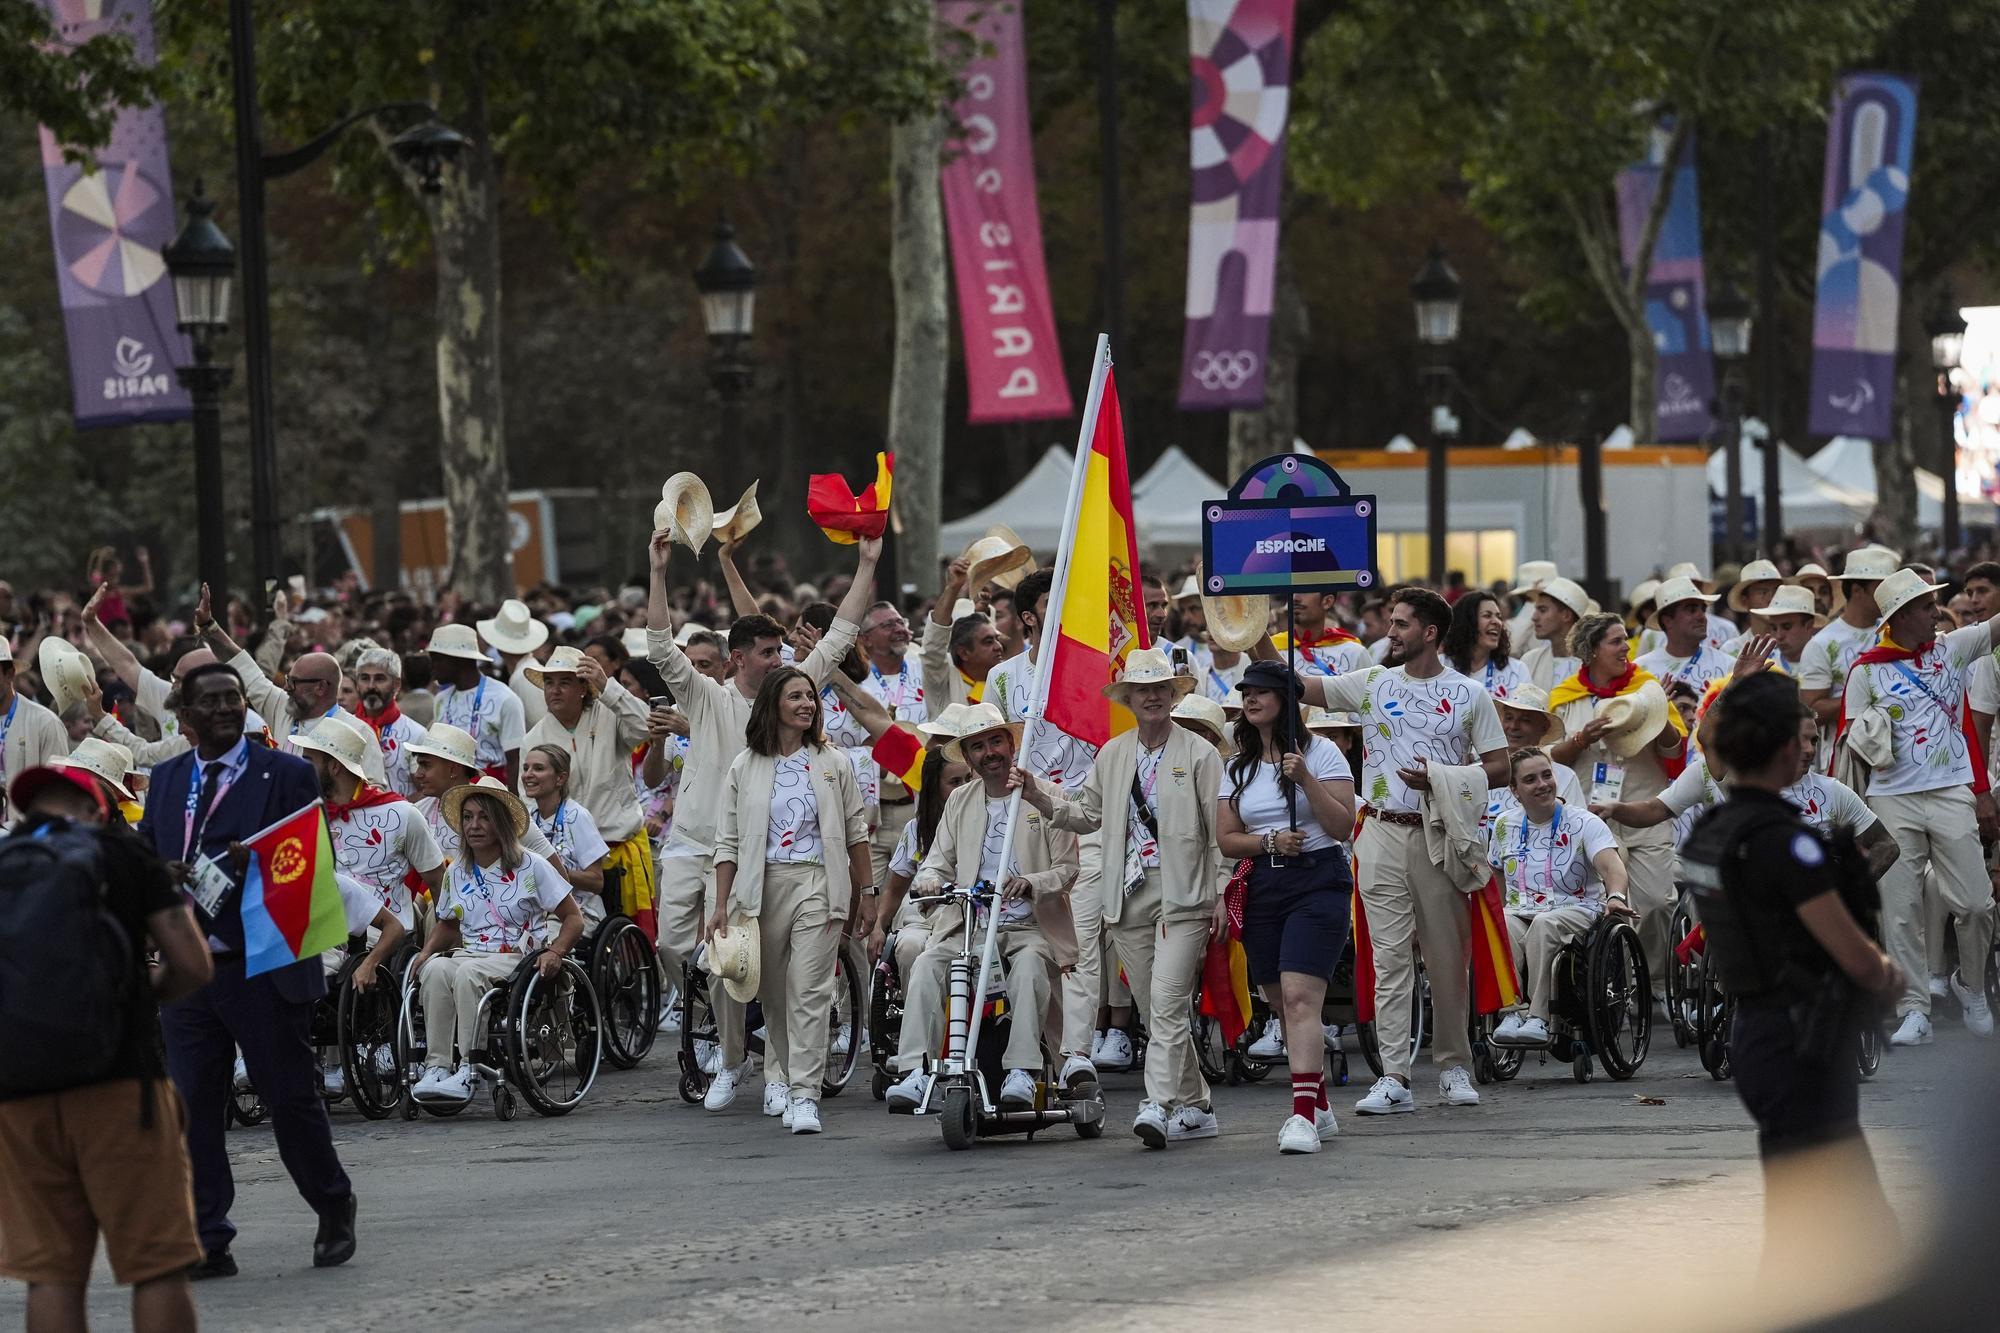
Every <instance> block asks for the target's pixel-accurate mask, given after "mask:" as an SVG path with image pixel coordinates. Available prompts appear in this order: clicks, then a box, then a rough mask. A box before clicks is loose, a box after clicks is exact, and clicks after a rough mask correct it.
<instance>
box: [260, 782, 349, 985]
mask: <svg viewBox="0 0 2000 1333" xmlns="http://www.w3.org/2000/svg"><path fill="white" fill-rule="evenodd" d="M243 841H244V846H246V847H248V848H249V849H250V869H249V870H248V871H246V872H245V873H244V876H243V975H244V976H246V977H254V976H256V975H257V974H259V973H260V972H269V971H272V970H273V969H276V968H280V967H285V966H288V965H289V964H292V963H296V962H298V961H299V960H300V959H302V958H311V957H312V956H313V955H314V954H319V953H324V952H326V951H327V950H328V949H333V948H337V947H339V945H340V944H341V943H342V942H343V941H345V940H346V939H347V915H346V913H345V912H343V911H342V910H341V906H340V887H339V885H337V884H335V883H334V879H333V870H334V866H333V842H332V840H331V839H330V838H329V837H328V836H327V831H326V811H325V810H324V809H323V808H322V807H321V804H320V802H318V801H314V802H313V803H312V804H311V805H309V806H307V807H306V808H305V809H303V810H300V811H298V812H297V813H296V814H291V815H287V816H285V818H283V819H281V820H279V821H278V822H277V823H275V824H273V825H271V827H269V828H267V829H265V830H264V831H263V832H262V833H259V834H257V835H256V836H255V837H252V838H245V839H244V840H243Z"/></svg>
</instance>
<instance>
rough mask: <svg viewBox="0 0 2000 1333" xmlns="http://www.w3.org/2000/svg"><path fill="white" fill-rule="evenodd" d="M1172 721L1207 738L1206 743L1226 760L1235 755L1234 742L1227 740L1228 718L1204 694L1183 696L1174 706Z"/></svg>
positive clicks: (1214, 702)
mask: <svg viewBox="0 0 2000 1333" xmlns="http://www.w3.org/2000/svg"><path fill="white" fill-rule="evenodd" d="M1173 716H1174V721H1176V722H1178V723H1180V724H1181V725H1182V726H1184V727H1186V728H1187V729H1188V730H1189V731H1192V732H1195V733H1197V734H1198V735H1201V736H1204V737H1206V738H1207V740H1208V743H1209V744H1210V745H1213V746H1214V747H1215V748H1216V750H1217V751H1218V752H1219V753H1221V755H1222V756H1223V757H1224V758H1225V759H1226V758H1228V757H1229V756H1230V755H1232V754H1235V753H1236V742H1235V741H1233V740H1231V739H1230V738H1229V718H1228V717H1227V715H1225V714H1224V713H1223V711H1222V705H1221V704H1219V703H1217V702H1216V701H1215V700H1213V699H1211V698H1209V697H1208V696H1207V695H1205V694H1190V695H1186V696H1184V697H1183V698H1182V699H1181V701H1180V702H1179V703H1177V704H1175V705H1174V714H1173Z"/></svg>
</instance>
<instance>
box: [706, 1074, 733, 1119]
mask: <svg viewBox="0 0 2000 1333" xmlns="http://www.w3.org/2000/svg"><path fill="white" fill-rule="evenodd" d="M742 1082H743V1071H742V1070H740V1069H718V1070H716V1071H715V1077H714V1078H712V1079H710V1080H709V1084H708V1095H707V1096H705V1097H703V1098H702V1099H701V1108H702V1109H703V1110H704V1111H720V1110H721V1109H722V1108H723V1107H725V1106H727V1105H729V1103H731V1102H733V1101H735V1100H736V1088H737V1085H738V1084H740V1083H742Z"/></svg>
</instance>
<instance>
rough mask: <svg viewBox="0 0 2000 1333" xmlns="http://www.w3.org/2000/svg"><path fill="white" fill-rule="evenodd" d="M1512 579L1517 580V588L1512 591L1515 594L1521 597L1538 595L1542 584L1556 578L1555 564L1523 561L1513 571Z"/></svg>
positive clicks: (1543, 561)
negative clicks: (1521, 595)
mask: <svg viewBox="0 0 2000 1333" xmlns="http://www.w3.org/2000/svg"><path fill="white" fill-rule="evenodd" d="M1514 577H1515V578H1516V579H1517V580H1519V586H1518V587H1516V588H1515V589H1514V591H1515V592H1516V593H1518V594H1523V595H1528V594H1533V593H1538V592H1540V591H1541V590H1542V585H1543V584H1545V583H1547V582H1548V581H1549V580H1550V579H1552V578H1555V577H1556V562H1555V561H1553V560H1523V561H1522V562H1521V564H1520V567H1519V568H1518V569H1516V570H1515V571H1514Z"/></svg>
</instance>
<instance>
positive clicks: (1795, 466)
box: [1708, 441, 1875, 530]
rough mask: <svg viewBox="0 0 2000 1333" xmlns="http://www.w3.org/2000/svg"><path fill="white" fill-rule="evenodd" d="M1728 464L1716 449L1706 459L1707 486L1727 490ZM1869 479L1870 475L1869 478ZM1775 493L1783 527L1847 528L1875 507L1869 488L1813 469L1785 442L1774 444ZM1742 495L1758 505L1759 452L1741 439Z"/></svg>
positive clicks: (1760, 492) (1715, 491) (1714, 491)
mask: <svg viewBox="0 0 2000 1333" xmlns="http://www.w3.org/2000/svg"><path fill="white" fill-rule="evenodd" d="M1728 472H1729V463H1728V459H1727V458H1726V457H1725V456H1724V454H1723V452H1722V451H1721V450H1720V449H1718V450H1716V451H1715V453H1714V454H1712V455H1710V457H1709V460H1708V489H1709V492H1710V493H1711V494H1713V495H1725V494H1727V493H1728V489H1729V476H1728ZM1871 480H1872V477H1871ZM1778 485H1779V488H1780V489H1779V496H1780V498H1782V499H1783V501H1784V509H1785V526H1786V527H1787V528H1792V529H1796V528H1841V529H1848V530H1851V529H1852V528H1854V527H1856V526H1858V525H1859V524H1862V523H1865V522H1866V521H1867V520H1868V515H1869V512H1870V511H1871V510H1873V509H1874V508H1875V496H1874V493H1873V491H1872V490H1871V491H1857V490H1853V489H1851V488H1849V487H1847V486H1844V485H1842V484H1841V483H1839V482H1837V481H1833V480H1830V479H1829V478H1827V477H1823V476H1821V475H1820V474H1819V473H1817V472H1815V471H1814V470H1813V468H1812V465H1811V464H1810V463H1808V462H1807V461H1806V460H1805V459H1803V458H1801V457H1799V455H1798V453H1797V452H1796V451H1795V450H1793V449H1792V448H1791V446H1789V445H1782V444H1781V445H1779V446H1778ZM1743 494H1744V495H1745V496H1754V497H1756V498H1757V499H1758V501H1759V503H1760V506H1761V503H1762V499H1763V495H1764V456H1763V451H1762V450H1759V449H1755V448H1752V447H1751V446H1750V445H1749V444H1748V442H1747V441H1746V442H1745V445H1744V448H1743Z"/></svg>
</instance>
